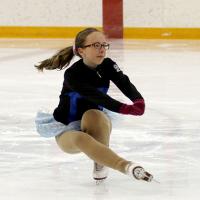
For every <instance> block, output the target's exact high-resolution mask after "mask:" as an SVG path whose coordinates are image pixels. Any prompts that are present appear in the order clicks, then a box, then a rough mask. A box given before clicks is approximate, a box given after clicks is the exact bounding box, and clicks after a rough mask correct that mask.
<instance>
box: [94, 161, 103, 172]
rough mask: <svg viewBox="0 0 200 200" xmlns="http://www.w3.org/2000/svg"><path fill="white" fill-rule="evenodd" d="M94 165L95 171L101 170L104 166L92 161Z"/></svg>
mask: <svg viewBox="0 0 200 200" xmlns="http://www.w3.org/2000/svg"><path fill="white" fill-rule="evenodd" d="M94 166H95V170H96V171H101V170H102V169H103V167H104V166H103V165H99V164H98V163H96V162H95V163H94Z"/></svg>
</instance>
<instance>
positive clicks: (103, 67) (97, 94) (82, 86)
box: [53, 58, 143, 125]
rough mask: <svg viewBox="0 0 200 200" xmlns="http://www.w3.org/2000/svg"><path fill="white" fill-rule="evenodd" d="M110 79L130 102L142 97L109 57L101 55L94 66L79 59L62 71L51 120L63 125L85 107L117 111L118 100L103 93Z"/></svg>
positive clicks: (78, 116) (79, 113)
mask: <svg viewBox="0 0 200 200" xmlns="http://www.w3.org/2000/svg"><path fill="white" fill-rule="evenodd" d="M110 80H111V81H112V82H113V83H114V84H115V85H116V86H117V87H118V88H119V89H120V90H121V91H122V93H123V94H124V95H125V96H127V97H128V98H129V99H130V100H131V101H134V100H136V99H141V98H143V97H142V96H141V94H140V93H139V92H138V91H137V89H136V87H135V86H134V85H133V84H132V83H131V82H130V80H129V78H128V77H127V76H126V75H125V74H123V72H122V71H121V70H120V68H119V67H118V66H117V64H116V63H115V62H114V61H112V60H111V59H110V58H105V59H104V61H103V62H102V63H101V64H100V65H98V66H97V67H96V68H95V69H91V68H89V67H88V66H87V65H85V64H84V63H83V60H82V59H80V60H79V61H77V62H75V63H74V64H73V65H72V66H71V67H70V68H68V69H67V70H66V71H65V74H64V82H63V88H62V91H61V95H60V102H59V105H58V107H57V108H56V109H55V110H54V113H53V115H54V118H55V120H56V121H59V122H62V123H63V124H66V125H67V124H68V123H70V122H72V121H76V120H80V119H81V117H82V115H83V113H84V112H85V111H87V110H89V109H98V110H102V109H103V108H107V109H109V110H111V111H114V112H119V108H120V106H121V105H122V103H121V102H119V101H117V100H115V99H113V98H111V97H110V96H108V95H107V92H108V89H109V85H110Z"/></svg>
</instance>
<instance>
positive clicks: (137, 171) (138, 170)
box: [126, 163, 153, 182]
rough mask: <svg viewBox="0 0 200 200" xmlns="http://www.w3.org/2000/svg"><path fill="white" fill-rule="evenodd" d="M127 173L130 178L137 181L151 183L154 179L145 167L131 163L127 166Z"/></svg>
mask: <svg viewBox="0 0 200 200" xmlns="http://www.w3.org/2000/svg"><path fill="white" fill-rule="evenodd" d="M126 171H127V173H128V174H129V175H130V176H132V177H134V178H136V179H137V180H144V181H147V182H151V181H152V179H153V176H152V175H151V174H150V173H148V172H146V171H145V170H144V168H143V167H141V166H139V165H137V164H133V163H130V164H129V165H128V166H127V170H126Z"/></svg>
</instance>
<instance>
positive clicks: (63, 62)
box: [35, 46, 74, 71]
mask: <svg viewBox="0 0 200 200" xmlns="http://www.w3.org/2000/svg"><path fill="white" fill-rule="evenodd" d="M73 57H74V52H73V47H72V46H69V47H66V48H64V49H62V50H60V51H59V52H58V53H56V54H55V55H53V56H52V57H51V58H48V59H46V60H43V61H41V62H40V64H38V65H35V67H36V68H37V69H38V70H39V71H43V69H47V70H53V69H59V70H62V69H64V68H66V67H67V66H68V65H69V64H70V62H71V60H72V58H73Z"/></svg>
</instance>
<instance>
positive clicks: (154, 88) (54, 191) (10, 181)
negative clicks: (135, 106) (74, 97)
mask: <svg viewBox="0 0 200 200" xmlns="http://www.w3.org/2000/svg"><path fill="white" fill-rule="evenodd" d="M112 47H113V48H112V49H111V50H110V52H109V56H111V57H112V58H113V59H114V60H116V61H117V63H118V65H119V66H120V67H121V68H122V69H123V71H124V73H126V74H128V75H129V77H130V79H131V80H132V82H133V83H134V84H135V85H136V87H137V88H138V90H139V91H140V92H141V93H142V95H143V96H144V98H145V100H146V112H145V115H143V116H142V117H133V116H116V119H115V120H114V121H113V132H112V138H111V148H112V149H113V150H114V151H116V152H117V153H118V154H119V155H121V156H123V157H125V158H126V159H128V160H133V161H137V162H138V163H141V165H143V166H144V167H145V168H146V169H148V170H149V171H150V172H152V174H153V175H154V177H155V178H156V179H157V180H159V181H160V182H161V184H157V183H143V182H140V181H135V180H131V179H130V178H129V177H126V176H125V175H123V174H121V173H119V172H117V171H113V170H110V175H109V178H108V179H107V180H106V182H105V183H104V184H101V185H95V182H94V181H93V179H92V166H93V163H92V161H91V160H89V159H88V158H87V157H86V156H85V155H84V154H78V155H69V154H65V153H63V152H61V150H60V149H59V148H58V147H57V145H56V143H55V141H54V139H46V138H41V137H40V136H39V135H38V134H37V133H36V131H35V126H34V118H35V115H36V112H37V110H39V109H41V108H45V109H48V110H50V111H51V110H53V109H54V107H55V106H56V105H57V103H58V96H59V93H60V90H61V85H62V81H63V72H64V71H47V72H45V73H38V72H37V71H36V70H35V69H34V67H33V65H34V64H35V63H37V62H38V61H40V60H42V59H45V58H47V57H48V56H50V55H52V53H54V52H55V49H54V50H53V49H44V48H41V49H40V48H35V47H34V48H25V47H23V48H16V47H13V48H0V111H1V112H0V130H1V132H0V199H1V200H27V199H28V200H36V199H37V200H43V199H48V200H55V199H56V200H64V199H72V200H79V199H81V200H83V199H87V200H104V199H105V200H111V199H113V200H118V199H119V200H129V199H130V200H132V199H136V200H146V199H148V200H149V199H152V200H158V199H159V200H160V199H162V200H169V199H170V200H179V199H180V200H183V199H190V200H194V199H198V198H199V195H200V191H199V187H200V156H199V152H200V109H199V107H200V93H199V92H200V79H199V74H200V54H199V51H197V49H198V47H199V42H198V41H197V42H196V43H195V42H193V43H191V42H189V41H179V42H176V41H160V42H158V41H145V42H144V41H142V40H141V41H140V40H138V41H137V40H136V41H134V40H129V41H128V40H127V41H124V42H123V41H113V45H112ZM110 94H111V95H112V96H113V97H115V98H117V99H118V100H121V101H125V102H126V101H127V102H128V100H127V98H125V97H123V95H122V94H121V93H120V92H119V90H118V89H116V88H115V87H114V86H113V85H112V88H111V90H110Z"/></svg>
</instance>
